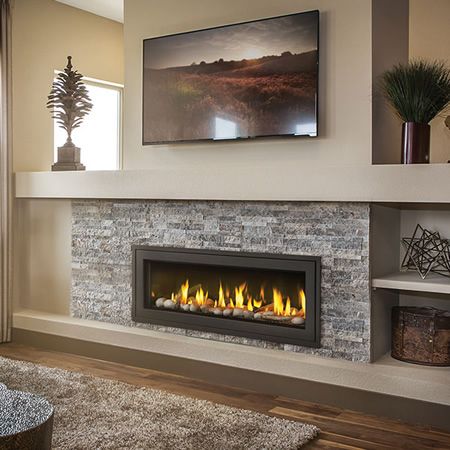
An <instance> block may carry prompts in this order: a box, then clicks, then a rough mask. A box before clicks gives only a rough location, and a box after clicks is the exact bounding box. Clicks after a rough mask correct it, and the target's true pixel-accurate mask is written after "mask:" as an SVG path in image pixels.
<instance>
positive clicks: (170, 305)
mask: <svg viewBox="0 0 450 450" xmlns="http://www.w3.org/2000/svg"><path fill="white" fill-rule="evenodd" d="M163 305H164V308H166V309H175V308H176V307H177V304H176V303H175V302H174V301H173V300H171V299H170V298H168V299H167V300H165V301H164V303H163Z"/></svg>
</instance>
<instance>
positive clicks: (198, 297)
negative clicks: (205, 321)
mask: <svg viewBox="0 0 450 450" xmlns="http://www.w3.org/2000/svg"><path fill="white" fill-rule="evenodd" d="M207 299H208V293H206V294H205V293H204V292H203V288H200V289H199V290H198V291H197V292H196V293H195V301H196V303H197V305H198V306H202V305H204V304H206V300H207Z"/></svg>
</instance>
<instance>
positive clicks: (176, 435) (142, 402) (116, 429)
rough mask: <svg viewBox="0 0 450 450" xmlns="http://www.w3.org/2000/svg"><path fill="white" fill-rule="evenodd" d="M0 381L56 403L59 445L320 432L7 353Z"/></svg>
mask: <svg viewBox="0 0 450 450" xmlns="http://www.w3.org/2000/svg"><path fill="white" fill-rule="evenodd" d="M0 383H5V384H6V385H7V386H8V388H9V389H17V390H23V391H27V392H31V393H34V394H39V395H42V396H44V397H45V398H47V400H49V401H50V402H51V403H52V404H53V405H54V407H55V410H56V412H55V423H54V433H53V447H54V448H56V449H83V450H85V449H171V450H175V449H183V450H188V449H192V450H201V449H207V450H221V449H227V450H231V449H233V450H234V449H236V450H237V449H239V450H247V449H254V450H256V449H257V450H262V449H265V450H272V449H273V450H275V449H276V450H284V449H298V448H300V447H302V445H304V444H305V443H307V442H308V441H310V440H311V439H313V438H314V437H315V436H317V434H318V433H319V429H318V428H317V427H315V426H313V425H306V424H303V423H300V422H293V421H289V420H284V419H279V418H276V417H269V416H266V415H263V414H259V413H256V412H253V411H246V410H242V409H237V408H232V407H229V406H223V405H219V404H216V403H212V402H208V401H204V400H195V399H192V398H188V397H182V396H179V395H174V394H170V393H167V392H164V391H159V390H156V389H149V388H139V387H136V386H132V385H129V384H125V383H121V382H117V381H111V380H106V379H102V378H97V377H93V376H88V375H82V374H80V373H76V372H69V371H67V370H62V369H52V368H48V367H44V366H40V365H36V364H33V363H28V362H23V361H15V360H11V359H6V358H2V357H0ZM0 419H1V418H0Z"/></svg>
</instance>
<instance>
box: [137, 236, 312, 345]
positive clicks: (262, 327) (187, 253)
mask: <svg viewBox="0 0 450 450" xmlns="http://www.w3.org/2000/svg"><path fill="white" fill-rule="evenodd" d="M132 254H133V261H132V263H133V266H132V267H133V274H132V276H133V283H132V286H133V297H132V319H133V321H135V322H140V323H153V324H157V325H164V326H168V327H176V328H185V329H190V330H197V331H203V332H212V333H221V334H228V335H234V336H242V337H246V338H251V339H261V340H265V341H273V342H279V343H285V344H293V345H303V346H308V347H320V286H321V258H320V257H318V256H297V255H276V254H267V253H244V252H229V251H216V250H203V249H186V248H174V247H153V246H141V245H134V246H132ZM151 261H155V262H177V263H187V264H189V263H191V264H200V265H203V264H204V265H208V266H231V267H242V268H252V269H265V270H267V269H270V270H275V271H276V270H279V271H288V272H304V273H305V294H306V311H307V315H306V321H305V326H304V327H293V326H292V327H284V326H277V325H274V324H266V323H261V322H256V321H239V320H232V319H229V318H223V317H212V316H209V315H197V314H189V313H180V312H177V311H171V310H162V309H159V308H151V307H147V306H145V302H146V295H145V293H146V292H149V286H147V277H144V273H145V271H144V267H145V265H146V264H151ZM150 270H151V269H150Z"/></svg>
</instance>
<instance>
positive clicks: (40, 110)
mask: <svg viewBox="0 0 450 450" xmlns="http://www.w3.org/2000/svg"><path fill="white" fill-rule="evenodd" d="M12 32H13V36H12V64H13V65H12V77H13V149H14V170H15V171H35V170H38V171H39V170H50V166H51V164H52V163H53V124H52V120H51V118H50V113H49V111H48V110H47V109H46V107H45V104H46V101H47V95H48V93H49V91H50V88H51V83H52V81H53V77H54V70H55V69H62V68H64V66H65V65H66V61H67V60H66V57H67V55H72V57H73V63H74V66H75V68H76V69H78V70H79V71H80V72H81V73H82V74H83V75H85V76H89V77H93V78H99V79H103V80H108V81H113V82H117V83H123V25H122V24H120V23H117V22H114V21H112V20H108V19H104V18H102V17H99V16H96V15H94V14H90V13H87V12H84V11H81V10H79V9H76V8H72V7H70V6H66V5H63V4H61V3H58V2H56V1H54V0H15V2H14V6H13V26H12Z"/></svg>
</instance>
